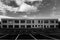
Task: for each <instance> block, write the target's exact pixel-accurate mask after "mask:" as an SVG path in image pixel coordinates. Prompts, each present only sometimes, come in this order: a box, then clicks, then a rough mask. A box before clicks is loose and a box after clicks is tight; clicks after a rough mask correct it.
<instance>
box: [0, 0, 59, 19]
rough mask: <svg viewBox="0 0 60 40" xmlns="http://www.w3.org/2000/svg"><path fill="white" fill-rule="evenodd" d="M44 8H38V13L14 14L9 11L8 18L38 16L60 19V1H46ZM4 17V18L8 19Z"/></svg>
mask: <svg viewBox="0 0 60 40" xmlns="http://www.w3.org/2000/svg"><path fill="white" fill-rule="evenodd" d="M42 4H43V6H42V7H40V8H38V9H39V10H40V11H39V12H36V13H30V14H29V13H24V12H23V13H22V12H18V13H13V12H9V11H7V14H6V16H7V17H8V16H10V17H20V16H21V15H27V16H29V17H30V16H31V15H34V16H37V17H40V18H41V17H50V18H51V17H54V18H59V19H60V0H52V1H50V0H48V1H46V0H44V1H43V2H42ZM0 15H2V13H0ZM6 16H4V17H6ZM0 18H3V16H1V17H0Z"/></svg>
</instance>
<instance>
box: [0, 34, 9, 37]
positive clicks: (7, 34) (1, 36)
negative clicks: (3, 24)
mask: <svg viewBox="0 0 60 40" xmlns="http://www.w3.org/2000/svg"><path fill="white" fill-rule="evenodd" d="M7 35H9V34H6V35H3V36H1V37H0V38H3V37H5V36H7Z"/></svg>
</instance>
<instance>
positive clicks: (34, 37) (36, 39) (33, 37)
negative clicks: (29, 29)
mask: <svg viewBox="0 0 60 40" xmlns="http://www.w3.org/2000/svg"><path fill="white" fill-rule="evenodd" d="M29 35H30V36H31V37H33V38H34V39H35V40H38V39H36V38H35V37H34V36H33V35H32V34H29Z"/></svg>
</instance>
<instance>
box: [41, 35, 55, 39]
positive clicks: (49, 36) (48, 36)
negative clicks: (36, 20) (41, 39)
mask: <svg viewBox="0 0 60 40" xmlns="http://www.w3.org/2000/svg"><path fill="white" fill-rule="evenodd" d="M40 35H42V36H45V37H48V38H51V39H56V38H53V37H50V36H47V35H44V34H40Z"/></svg>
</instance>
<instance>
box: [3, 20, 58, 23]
mask: <svg viewBox="0 0 60 40" xmlns="http://www.w3.org/2000/svg"><path fill="white" fill-rule="evenodd" d="M13 21H14V23H34V20H26V21H25V20H20V22H19V20H8V22H9V23H13ZM54 21H55V22H54ZM2 23H7V20H2ZM38 23H43V20H38ZM44 23H49V20H44ZM50 23H58V20H50Z"/></svg>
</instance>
